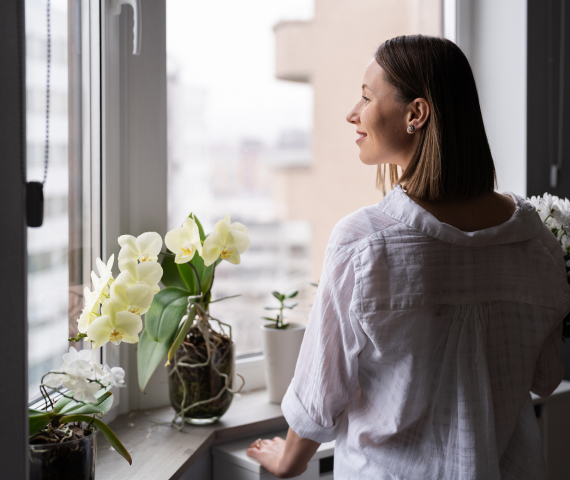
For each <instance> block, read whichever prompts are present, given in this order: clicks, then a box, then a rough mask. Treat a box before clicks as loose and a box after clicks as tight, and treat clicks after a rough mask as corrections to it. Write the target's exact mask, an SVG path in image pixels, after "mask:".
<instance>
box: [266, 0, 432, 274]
mask: <svg viewBox="0 0 570 480" xmlns="http://www.w3.org/2000/svg"><path fill="white" fill-rule="evenodd" d="M315 2H316V3H315V18H314V19H313V20H312V21H310V22H290V21H289V22H282V23H279V24H278V25H276V26H275V35H276V49H277V51H276V75H277V77H278V78H281V79H283V80H290V81H301V82H309V83H310V84H311V85H312V86H313V88H314V130H313V152H312V153H313V163H312V166H311V167H309V168H296V169H294V168H293V169H288V170H284V171H281V172H280V173H279V174H278V183H279V185H276V190H277V191H278V192H279V194H280V196H281V195H282V201H283V203H282V205H284V207H285V208H284V216H285V217H286V218H290V219H306V220H308V221H310V223H311V227H312V232H313V236H312V245H311V255H312V259H313V260H312V262H313V264H312V275H313V277H314V278H315V279H317V278H319V276H320V273H321V267H322V262H323V258H324V252H325V248H326V244H327V241H328V238H329V236H330V233H331V231H332V228H333V227H334V225H335V224H336V223H337V222H338V221H339V220H340V219H341V218H343V217H344V216H346V215H348V214H349V213H351V212H353V211H355V210H357V209H359V208H361V207H363V206H366V205H371V204H374V203H377V202H379V201H380V200H381V198H382V194H381V193H380V192H379V191H378V190H376V189H375V188H374V184H375V179H376V167H370V166H366V165H363V164H362V163H361V162H360V160H359V158H358V147H357V145H356V143H355V140H356V133H355V130H356V129H355V127H354V126H353V125H350V124H348V123H347V122H346V120H345V117H346V114H347V113H348V112H349V111H350V110H351V108H352V107H353V105H354V104H355V103H356V102H357V101H358V100H359V98H360V95H361V90H360V86H361V84H362V75H363V72H364V69H365V67H366V65H367V64H368V62H369V61H370V59H371V58H372V57H373V54H374V51H375V50H376V48H377V47H378V46H379V45H380V44H381V43H382V42H383V41H385V40H387V39H389V38H392V37H395V36H397V35H405V34H414V33H425V34H430V35H441V32H442V21H441V19H442V10H441V3H442V2H441V0H315Z"/></svg>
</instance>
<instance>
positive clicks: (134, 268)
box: [115, 259, 162, 292]
mask: <svg viewBox="0 0 570 480" xmlns="http://www.w3.org/2000/svg"><path fill="white" fill-rule="evenodd" d="M122 269H123V271H122V272H121V273H120V274H119V276H118V277H117V279H116V280H115V282H117V283H122V284H125V285H127V286H128V287H132V286H133V285H139V284H144V285H148V286H149V287H150V288H152V290H153V291H154V292H159V291H160V287H159V286H158V282H160V279H161V278H162V267H161V265H160V264H159V263H157V262H143V263H137V262H136V260H132V259H127V260H124V261H123V262H122Z"/></svg>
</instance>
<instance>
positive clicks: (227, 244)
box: [202, 215, 251, 266]
mask: <svg viewBox="0 0 570 480" xmlns="http://www.w3.org/2000/svg"><path fill="white" fill-rule="evenodd" d="M250 244H251V241H250V239H249V235H248V233H247V227H246V226H245V225H243V224H241V223H239V222H234V223H231V220H230V216H229V215H228V216H226V218H224V219H222V220H219V221H218V222H217V223H216V225H214V231H213V232H212V233H211V234H210V235H208V237H207V238H206V240H204V249H203V251H202V258H203V259H204V264H205V265H206V266H209V265H211V264H212V263H214V262H215V261H217V260H218V258H220V257H221V258H222V259H224V260H226V261H228V262H230V263H233V264H234V265H239V263H240V261H241V258H240V255H241V254H242V253H244V252H245V251H246V250H247V249H248V248H249V246H250Z"/></svg>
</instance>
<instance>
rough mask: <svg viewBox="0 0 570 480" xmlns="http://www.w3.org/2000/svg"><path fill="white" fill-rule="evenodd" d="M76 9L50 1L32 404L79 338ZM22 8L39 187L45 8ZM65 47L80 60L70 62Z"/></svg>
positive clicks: (32, 315)
mask: <svg viewBox="0 0 570 480" xmlns="http://www.w3.org/2000/svg"><path fill="white" fill-rule="evenodd" d="M79 4H80V2H79V0H78V1H76V2H68V0H51V15H50V17H51V68H50V129H49V132H50V133H49V139H50V144H49V166H48V173H47V180H46V183H45V185H44V207H45V208H44V222H43V225H42V226H41V227H39V228H29V229H28V322H29V332H28V362H29V373H28V376H29V378H28V382H29V394H30V398H33V397H35V396H36V395H37V394H38V393H39V391H38V385H39V382H40V379H41V376H42V375H43V374H44V373H45V372H47V371H48V370H50V369H57V368H59V366H60V365H61V361H62V360H61V357H62V355H63V354H64V353H65V351H66V350H67V349H68V348H69V343H68V341H67V339H68V337H69V336H70V335H76V333H77V330H76V326H77V322H76V320H77V318H78V316H79V314H80V311H81V307H82V302H83V297H82V283H83V277H82V275H83V273H82V255H83V251H82V248H81V246H82V237H81V231H82V224H81V212H82V210H81V209H82V206H83V202H82V178H83V177H82V168H81V153H80V152H81V150H80V148H78V145H80V143H81V142H80V130H81V119H80V111H81V110H80V107H79V105H80V102H79V100H78V98H76V97H78V96H79V95H80V93H79V92H80V84H79V82H80V78H79V77H78V74H77V72H79V71H80V69H79V67H78V64H77V62H78V60H77V58H79V56H78V55H77V52H78V51H79V41H80V40H79V38H80V37H79V31H78V29H79V21H78V19H79V15H78V13H79ZM68 5H69V9H70V10H69V15H68ZM25 8H26V98H27V104H26V107H27V112H26V130H27V177H28V181H42V179H43V176H44V157H45V135H46V133H45V118H46V67H47V65H46V58H47V27H46V2H45V1H44V0H26V2H25ZM71 13H74V14H77V15H71ZM68 18H69V19H71V21H70V22H69V25H68ZM68 27H69V29H68ZM68 31H71V32H74V33H76V35H73V39H72V40H73V42H74V43H71V44H69V42H68ZM68 48H70V51H71V52H72V53H75V55H74V56H73V58H70V59H69V60H68ZM74 72H75V73H74ZM70 132H71V137H70Z"/></svg>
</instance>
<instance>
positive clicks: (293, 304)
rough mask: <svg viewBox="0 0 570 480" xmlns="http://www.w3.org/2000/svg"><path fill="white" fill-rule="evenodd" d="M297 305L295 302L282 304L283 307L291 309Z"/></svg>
mask: <svg viewBox="0 0 570 480" xmlns="http://www.w3.org/2000/svg"><path fill="white" fill-rule="evenodd" d="M297 305H299V304H298V303H297V302H295V303H292V304H291V305H283V308H289V309H293V308H295V307H296V306H297Z"/></svg>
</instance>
